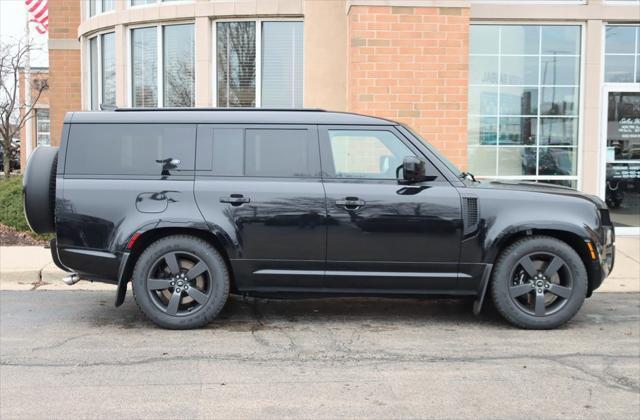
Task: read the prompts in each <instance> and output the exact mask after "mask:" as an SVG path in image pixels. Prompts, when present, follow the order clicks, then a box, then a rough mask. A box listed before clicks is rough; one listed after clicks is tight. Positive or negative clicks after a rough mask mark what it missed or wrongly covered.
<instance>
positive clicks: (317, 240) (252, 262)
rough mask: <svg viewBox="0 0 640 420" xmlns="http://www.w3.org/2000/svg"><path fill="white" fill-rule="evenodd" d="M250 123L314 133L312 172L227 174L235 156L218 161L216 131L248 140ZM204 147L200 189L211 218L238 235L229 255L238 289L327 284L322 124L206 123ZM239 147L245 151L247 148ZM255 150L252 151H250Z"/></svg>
mask: <svg viewBox="0 0 640 420" xmlns="http://www.w3.org/2000/svg"><path fill="white" fill-rule="evenodd" d="M229 130H231V131H229ZM248 130H264V131H269V130H295V131H296V133H299V135H300V136H301V137H300V138H298V140H299V141H300V142H305V141H307V142H308V143H309V144H310V145H311V147H312V150H311V151H310V152H309V154H310V156H311V159H313V162H311V163H310V166H311V168H310V169H311V174H310V175H311V176H299V177H260V176H241V175H238V176H222V175H220V172H225V171H226V172H227V173H228V172H233V170H230V169H229V168H228V166H229V165H228V162H221V161H217V159H218V157H216V158H215V159H214V164H213V165H212V163H211V162H212V153H213V154H215V153H216V151H215V150H217V149H216V147H219V144H220V143H216V144H217V145H218V146H215V147H214V146H213V139H214V136H216V135H217V136H218V137H216V139H222V140H223V141H229V140H228V139H227V138H225V136H235V137H236V138H234V139H232V142H234V143H237V142H240V143H244V139H245V131H248ZM238 131H239V133H238ZM214 133H217V134H214ZM221 133H227V134H221ZM228 133H231V134H228ZM216 141H217V140H216ZM228 147H234V146H228ZM240 147H242V146H240ZM197 149H198V158H197V170H196V181H195V197H196V200H197V203H198V207H199V209H200V211H201V212H202V215H203V216H204V218H205V219H206V221H207V223H209V224H210V225H211V226H217V227H219V228H221V229H222V230H224V231H225V232H227V233H228V235H229V237H230V238H231V242H232V244H233V246H234V248H235V249H234V252H233V253H232V254H231V255H229V258H230V261H231V266H232V269H233V273H234V279H235V283H236V287H237V289H238V290H239V291H244V292H246V291H285V290H292V289H300V290H302V289H304V288H315V287H322V281H323V270H324V264H325V242H326V226H325V222H326V207H325V193H324V188H323V186H322V182H321V178H320V174H319V167H320V162H319V157H318V145H317V130H316V128H315V126H278V125H272V126H265V125H260V126H256V125H200V126H199V127H198V145H197ZM256 150H257V149H256ZM236 153H237V154H238V155H242V156H244V151H241V150H238V151H236ZM249 153H250V152H249V151H247V159H251V157H250V156H248V155H249ZM225 156H226V155H225ZM223 159H225V158H224V157H223ZM226 159H232V157H231V156H227V157H226ZM239 160H241V161H242V160H244V158H243V157H241V158H240V159H239ZM215 162H218V164H216V163H215ZM222 166H224V167H225V168H227V169H222V168H221V167H222ZM238 166H239V167H238V168H236V171H238V173H240V172H244V171H245V170H244V169H243V168H242V162H240V165H238ZM245 166H246V162H245ZM234 199H235V200H239V201H237V202H234ZM230 201H231V202H230ZM301 271H304V272H301Z"/></svg>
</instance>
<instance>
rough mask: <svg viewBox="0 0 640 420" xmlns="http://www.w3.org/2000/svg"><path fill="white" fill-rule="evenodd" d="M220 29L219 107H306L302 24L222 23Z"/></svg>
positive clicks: (217, 99)
mask: <svg viewBox="0 0 640 420" xmlns="http://www.w3.org/2000/svg"><path fill="white" fill-rule="evenodd" d="M215 28H216V30H215V33H216V40H215V42H216V81H217V86H216V104H217V106H219V107H270V108H300V107H302V98H303V95H302V93H303V79H304V74H303V63H304V57H303V43H304V40H303V28H304V24H303V22H297V21H263V22H260V21H258V22H253V21H247V22H217V23H216V27H215ZM258 40H260V41H259V43H260V46H259V47H258V45H257V43H258ZM257 62H260V63H261V66H257V65H256V63H257Z"/></svg>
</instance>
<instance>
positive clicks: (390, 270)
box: [24, 109, 614, 329]
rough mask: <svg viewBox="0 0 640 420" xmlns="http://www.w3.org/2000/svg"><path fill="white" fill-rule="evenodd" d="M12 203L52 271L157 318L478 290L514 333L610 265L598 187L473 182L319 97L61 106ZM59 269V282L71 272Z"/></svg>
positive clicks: (549, 321)
mask: <svg viewBox="0 0 640 420" xmlns="http://www.w3.org/2000/svg"><path fill="white" fill-rule="evenodd" d="M24 202H25V213H26V216H27V219H28V221H29V224H30V225H31V228H32V229H33V230H34V231H35V232H38V233H47V232H55V239H53V240H52V242H51V252H52V255H53V259H54V261H55V262H56V264H57V265H58V266H59V267H60V268H62V269H63V270H66V271H69V272H72V273H74V274H73V277H70V279H75V278H77V276H80V277H82V278H87V279H90V280H96V281H104V282H111V283H116V284H117V285H118V292H117V297H116V306H118V305H120V304H121V303H122V302H123V300H124V297H125V294H126V290H127V283H129V281H131V283H132V286H133V294H134V297H135V300H136V302H137V304H138V305H139V307H140V309H142V311H143V312H144V313H145V314H146V315H147V316H148V317H149V318H150V319H151V320H152V321H153V322H155V323H156V324H158V325H160V326H162V327H166V328H177V329H186V328H194V327H199V326H202V325H205V324H206V323H208V322H209V321H211V320H212V319H214V318H215V317H216V315H217V314H218V313H219V312H220V310H221V309H222V307H223V305H224V304H225V301H226V300H227V296H228V294H229V293H239V294H244V295H252V296H266V297H268V296H271V297H284V296H286V297H292V296H307V297H308V296H327V295H331V296H336V295H341V296H347V295H349V296H353V295H360V296H362V295H366V296H398V297H407V296H413V297H415V296H425V295H455V296H473V297H475V298H476V301H475V305H474V310H475V311H479V310H480V307H481V304H482V301H483V299H484V295H485V292H486V290H487V289H489V290H490V293H491V296H492V298H493V301H494V302H495V305H496V307H497V309H498V311H499V312H500V313H501V314H502V315H503V316H504V317H505V318H506V319H507V320H508V321H510V322H511V323H513V324H515V325H517V326H518V327H523V328H535V329H544V328H553V327H557V326H559V325H561V324H563V323H564V322H566V321H568V320H569V319H571V318H572V317H573V316H574V315H575V314H576V312H577V311H578V310H579V308H580V307H581V305H582V303H583V302H584V299H585V298H586V297H588V296H590V295H591V294H592V293H593V291H594V290H595V289H596V288H598V287H599V286H600V284H601V283H602V281H603V279H604V278H605V277H606V276H607V275H608V274H609V272H610V271H611V268H612V266H613V260H614V230H613V226H612V224H611V220H610V218H609V212H608V210H607V207H606V205H605V204H604V203H603V201H602V200H600V199H599V198H597V197H594V196H588V195H585V194H580V193H578V192H576V191H574V190H571V189H568V188H564V187H557V186H552V185H542V184H534V183H521V182H476V181H475V180H474V179H473V177H472V176H470V175H469V174H465V173H463V172H460V171H459V170H458V169H457V168H456V167H455V166H454V165H452V164H451V163H450V162H449V161H448V160H447V159H446V158H444V157H443V156H442V155H440V154H439V153H438V152H437V151H435V150H434V149H433V148H432V147H430V146H429V145H428V144H427V143H426V142H425V141H423V140H422V139H420V138H419V137H418V136H417V135H416V134H415V133H413V132H412V131H411V130H410V129H409V128H407V127H405V126H403V125H401V124H398V123H395V122H393V121H388V120H383V119H378V118H372V117H367V116H362V115H355V114H347V113H335V112H323V111H317V110H297V111H292V110H194V109H192V110H175V109H163V110H139V109H119V110H116V111H110V112H76V113H69V114H67V116H66V117H65V120H64V128H63V133H62V140H61V146H60V148H54V147H39V148H38V149H36V150H35V152H34V153H33V156H32V157H31V159H30V160H29V164H28V165H27V170H26V174H25V177H24ZM72 281H73V280H71V281H69V282H72Z"/></svg>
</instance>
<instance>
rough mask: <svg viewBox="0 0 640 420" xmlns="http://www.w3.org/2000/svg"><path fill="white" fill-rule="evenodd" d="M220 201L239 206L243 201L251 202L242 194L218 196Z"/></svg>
mask: <svg viewBox="0 0 640 420" xmlns="http://www.w3.org/2000/svg"><path fill="white" fill-rule="evenodd" d="M220 202H221V203H229V204H231V205H232V206H241V205H243V204H244V203H249V202H251V199H250V198H249V197H245V196H243V195H242V194H231V195H230V196H229V197H220Z"/></svg>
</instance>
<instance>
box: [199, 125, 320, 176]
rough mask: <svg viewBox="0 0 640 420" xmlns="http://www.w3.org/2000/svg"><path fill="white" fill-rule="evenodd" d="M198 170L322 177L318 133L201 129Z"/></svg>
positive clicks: (254, 129) (305, 131)
mask: <svg viewBox="0 0 640 420" xmlns="http://www.w3.org/2000/svg"><path fill="white" fill-rule="evenodd" d="M197 169H198V171H199V173H201V174H204V173H203V172H201V171H207V172H209V173H210V174H211V175H216V176H248V177H268V178H309V177H313V178H319V176H320V175H319V171H320V157H319V150H318V141H317V137H316V135H315V130H314V129H310V128H305V127H300V128H263V127H255V128H254V127H249V128H226V127H224V128H222V127H220V128H218V127H211V126H200V127H199V128H198V157H197Z"/></svg>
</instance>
